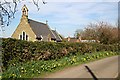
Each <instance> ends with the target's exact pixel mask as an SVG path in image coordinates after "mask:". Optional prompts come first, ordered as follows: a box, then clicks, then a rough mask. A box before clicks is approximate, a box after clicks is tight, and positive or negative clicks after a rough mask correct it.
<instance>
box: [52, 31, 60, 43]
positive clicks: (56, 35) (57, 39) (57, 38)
mask: <svg viewBox="0 0 120 80" xmlns="http://www.w3.org/2000/svg"><path fill="white" fill-rule="evenodd" d="M52 32H53V33H54V35H55V37H56V41H61V40H62V39H61V37H60V36H59V34H58V33H57V32H56V31H55V30H52Z"/></svg>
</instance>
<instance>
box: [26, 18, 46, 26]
mask: <svg viewBox="0 0 120 80" xmlns="http://www.w3.org/2000/svg"><path fill="white" fill-rule="evenodd" d="M28 20H32V21H34V22H37V23H42V22H39V21H35V20H33V19H28ZM42 24H44V25H47V24H45V23H42Z"/></svg>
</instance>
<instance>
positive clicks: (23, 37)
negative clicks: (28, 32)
mask: <svg viewBox="0 0 120 80" xmlns="http://www.w3.org/2000/svg"><path fill="white" fill-rule="evenodd" d="M23 40H25V32H23Z"/></svg>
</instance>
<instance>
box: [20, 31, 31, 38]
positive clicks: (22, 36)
mask: <svg viewBox="0 0 120 80" xmlns="http://www.w3.org/2000/svg"><path fill="white" fill-rule="evenodd" d="M19 39H20V40H28V39H29V37H28V35H27V34H26V33H25V32H22V35H21V34H20V35H19Z"/></svg>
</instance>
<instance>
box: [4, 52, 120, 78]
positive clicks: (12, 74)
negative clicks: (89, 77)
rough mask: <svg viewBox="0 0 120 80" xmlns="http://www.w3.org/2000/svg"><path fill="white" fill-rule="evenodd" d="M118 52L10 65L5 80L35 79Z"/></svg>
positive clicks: (78, 55) (5, 73)
mask: <svg viewBox="0 0 120 80" xmlns="http://www.w3.org/2000/svg"><path fill="white" fill-rule="evenodd" d="M118 54H119V53H117V52H111V51H110V52H107V51H104V52H97V53H93V54H86V55H80V54H77V55H71V56H64V57H63V58H61V59H56V60H47V61H45V60H40V61H28V62H26V63H24V64H15V65H10V66H9V68H8V70H7V71H5V72H4V73H3V78H33V77H37V76H40V75H42V74H44V73H45V72H53V71H55V70H58V69H62V68H63V67H66V66H70V65H76V64H81V63H86V62H89V61H93V60H96V59H101V58H104V57H106V56H112V55H118Z"/></svg>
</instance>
